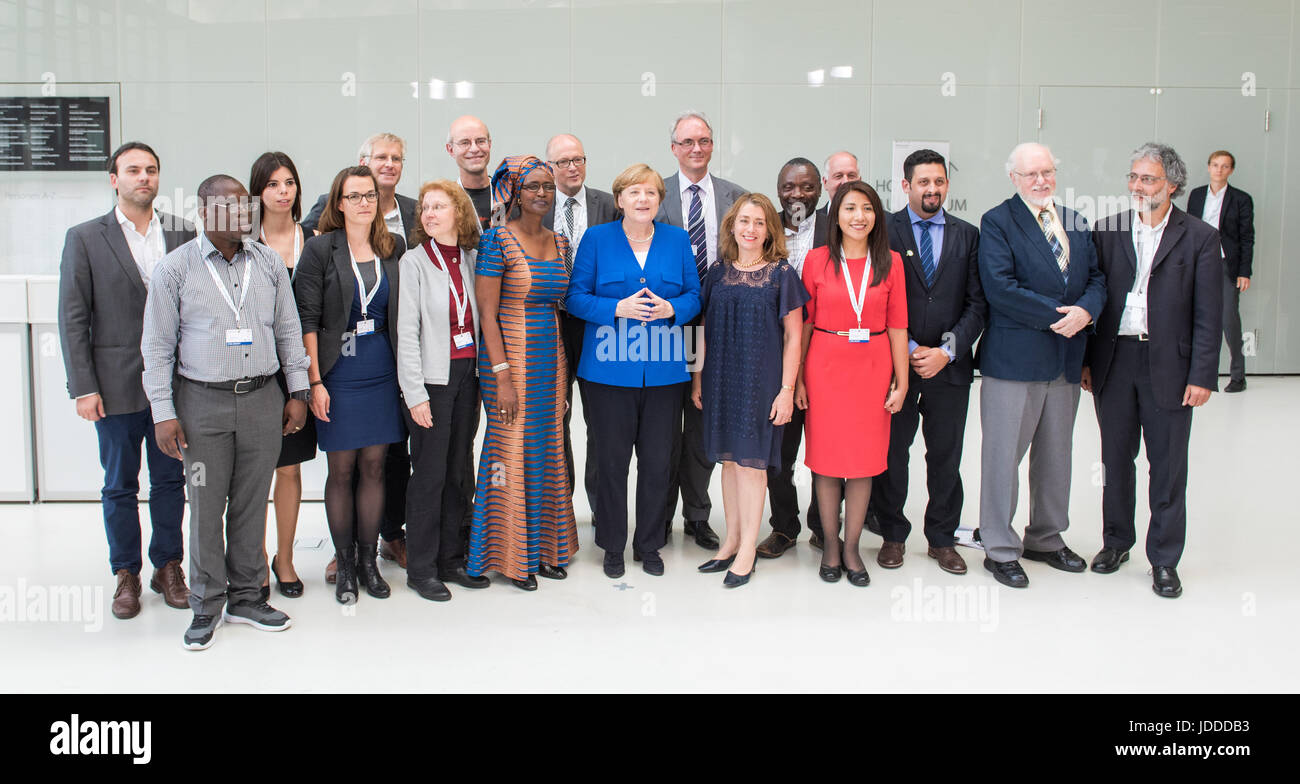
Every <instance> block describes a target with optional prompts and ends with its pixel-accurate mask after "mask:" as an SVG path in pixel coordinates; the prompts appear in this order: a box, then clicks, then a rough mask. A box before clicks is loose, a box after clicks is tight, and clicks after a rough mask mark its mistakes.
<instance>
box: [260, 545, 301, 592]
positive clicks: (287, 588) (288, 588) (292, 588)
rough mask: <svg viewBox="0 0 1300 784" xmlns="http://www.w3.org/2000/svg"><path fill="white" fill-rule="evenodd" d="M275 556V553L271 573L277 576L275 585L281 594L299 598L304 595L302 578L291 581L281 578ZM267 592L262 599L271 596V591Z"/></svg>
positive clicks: (272, 557) (272, 558)
mask: <svg viewBox="0 0 1300 784" xmlns="http://www.w3.org/2000/svg"><path fill="white" fill-rule="evenodd" d="M277 555H278V553H277ZM275 558H276V556H275V555H273V556H271V575H272V576H274V577H275V587H276V589H277V590H279V591H280V595H281V596H285V597H288V598H290V599H297V598H298V597H299V596H302V587H303V586H302V580H290V581H289V582H285V581H284V580H281V579H280V575H279V573H278V572H276V571H275ZM266 594H267V595H266V596H263V597H262V601H266V600H267V599H269V598H270V594H271V592H270V591H267V592H266Z"/></svg>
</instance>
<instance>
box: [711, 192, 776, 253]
mask: <svg viewBox="0 0 1300 784" xmlns="http://www.w3.org/2000/svg"><path fill="white" fill-rule="evenodd" d="M750 204H752V205H754V206H755V207H758V208H759V209H760V210H762V211H763V221H764V223H765V224H766V226H767V237H766V238H765V239H764V240H763V261H765V262H768V263H769V264H770V263H771V262H774V261H780V260H782V259H784V258H787V257H788V256H789V251H787V250H786V247H785V231H784V229H782V224H781V219H780V218H779V217H777V214H776V207H774V206H772V201H771V199H769V198H767V197H766V196H764V195H763V194H761V193H746V194H745V195H744V196H741V197H740V198H739V199H736V201H735V203H734V204H732V205H731V209H729V210H727V214H726V215H725V216H724V217H723V218H722V223H721V224H720V225H719V226H718V259H720V260H721V261H724V262H726V263H727V264H735V263H736V260H737V259H738V258H740V246H739V245H738V244H737V243H736V235H735V234H734V233H733V232H734V230H735V228H736V218H737V217H738V216H739V215H740V211H741V210H742V209H743V208H744V207H746V206H747V205H750Z"/></svg>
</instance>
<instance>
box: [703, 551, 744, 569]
mask: <svg viewBox="0 0 1300 784" xmlns="http://www.w3.org/2000/svg"><path fill="white" fill-rule="evenodd" d="M734 560H736V556H734V555H733V556H731V557H730V558H722V559H718V558H714V559H713V560H712V561H705V562H704V563H702V564H700V566H699V569H698V571H701V572H721V571H725V570H727V569H730V568H731V562H732V561H734Z"/></svg>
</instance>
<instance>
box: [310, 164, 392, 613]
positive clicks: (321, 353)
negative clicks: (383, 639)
mask: <svg viewBox="0 0 1300 784" xmlns="http://www.w3.org/2000/svg"><path fill="white" fill-rule="evenodd" d="M378 199H379V187H378V183H377V182H376V181H375V177H374V175H373V174H372V173H371V171H370V169H369V167H366V166H353V167H349V168H347V169H344V170H343V171H341V172H339V174H338V176H337V177H335V178H334V184H333V185H332V186H331V187H330V193H329V199H328V200H327V202H326V205H325V210H324V212H323V213H321V219H320V223H319V224H318V225H317V228H318V229H319V230H320V232H321V234H320V236H317V237H313V238H312V239H310V240H308V241H307V244H306V246H305V247H304V248H303V252H302V257H301V258H300V259H299V261H298V272H297V274H296V275H295V276H294V294H295V297H296V298H297V300H298V313H299V315H300V316H301V317H302V332H303V343H304V344H305V345H306V347H307V354H308V355H309V356H310V357H311V370H310V376H311V391H312V394H311V410H312V413H313V414H314V415H315V417H316V438H317V443H318V444H319V446H320V448H321V450H322V451H324V452H325V453H326V458H327V459H328V461H329V475H328V477H327V478H326V480H325V517H326V519H327V520H328V521H329V527H330V537H331V538H332V539H333V540H334V550H335V558H336V559H337V562H338V579H337V582H336V583H335V588H334V592H335V598H337V599H338V600H339V601H340V602H343V603H345V604H347V603H351V602H354V601H356V598H357V594H358V581H360V582H361V583H363V584H364V585H365V587H366V592H367V593H369V594H370V595H371V596H374V597H376V598H380V599H383V598H387V597H388V595H389V593H390V589H389V586H388V583H387V582H385V581H384V578H383V577H382V576H381V575H380V574H379V568H378V566H377V565H376V563H375V548H376V545H377V543H378V538H379V524H380V521H381V520H382V519H383V514H384V503H385V498H384V456H385V455H386V453H387V451H388V445H389V444H391V443H394V442H397V441H401V440H403V439H404V438H405V437H406V425H405V424H404V423H403V422H402V410H401V398H400V396H399V392H398V386H397V364H396V353H395V351H394V348H393V344H394V342H395V341H394V340H392V339H390V337H389V335H388V325H389V324H396V323H397V318H396V309H397V301H398V299H397V292H398V260H399V259H400V258H401V256H402V254H403V253H405V252H406V243H404V242H403V241H402V239H401V238H400V237H395V236H394V235H392V234H390V233H389V232H388V228H387V226H385V224H384V218H383V216H382V215H380V214H379V201H378ZM354 473H355V474H358V477H357V480H356V482H355V488H356V489H355V492H354V491H353V487H354V482H353V475H354ZM392 503H404V499H400V498H398V499H392ZM354 542H355V544H354Z"/></svg>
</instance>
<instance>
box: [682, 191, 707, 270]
mask: <svg viewBox="0 0 1300 784" xmlns="http://www.w3.org/2000/svg"><path fill="white" fill-rule="evenodd" d="M687 190H689V191H690V192H691V211H690V214H689V215H688V217H687V221H686V233H687V234H689V235H691V248H693V249H694V250H695V271H696V272H698V273H699V274H700V280H701V281H703V280H704V271H705V270H706V269H707V268H708V266H709V246H708V244H707V242H706V241H705V237H704V204H703V203H701V202H700V186H699V185H692V186H691V187H690V188H687Z"/></svg>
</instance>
